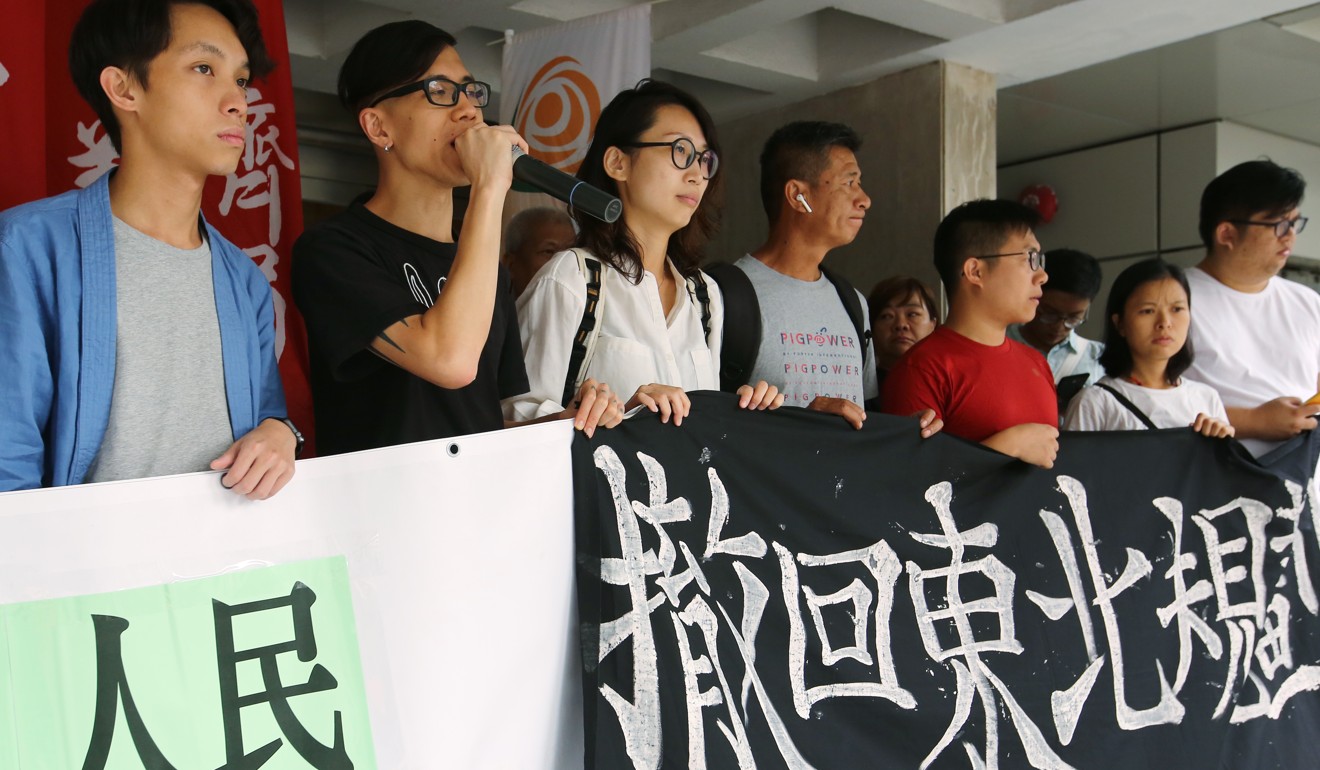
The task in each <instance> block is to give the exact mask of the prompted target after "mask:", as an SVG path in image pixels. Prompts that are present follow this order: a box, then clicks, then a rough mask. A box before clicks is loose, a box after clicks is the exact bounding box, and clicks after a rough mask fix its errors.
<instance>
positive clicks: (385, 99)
mask: <svg viewBox="0 0 1320 770" xmlns="http://www.w3.org/2000/svg"><path fill="white" fill-rule="evenodd" d="M454 45H455V41H454V38H453V36H451V35H450V34H449V33H447V32H445V31H444V30H441V29H438V28H436V27H434V26H432V25H430V24H427V23H425V22H422V21H402V22H396V23H392V24H386V25H384V26H381V27H378V28H376V29H374V30H372V31H370V32H368V33H367V34H366V35H365V36H363V38H362V39H361V40H359V41H358V42H357V44H356V45H354V47H353V50H352V51H351V52H350V53H349V55H348V58H347V59H346V60H345V62H344V65H343V68H342V69H341V70H340V73H339V98H340V101H341V102H342V103H343V105H344V106H345V107H346V108H347V109H348V110H350V111H351V112H352V113H353V114H354V115H355V116H356V118H357V122H358V125H359V126H360V127H361V129H362V132H363V133H364V134H365V135H366V138H367V140H368V141H369V142H370V143H371V146H372V149H373V151H374V153H375V157H376V161H377V164H378V165H379V170H380V177H379V184H378V186H377V187H376V189H375V190H374V191H372V192H370V193H367V194H364V195H363V196H361V197H360V198H358V199H357V200H355V201H354V202H353V203H352V204H351V205H350V206H349V207H348V209H347V210H346V211H344V212H343V213H341V214H338V215H336V216H334V217H332V218H330V219H328V220H326V221H324V222H321V223H319V224H317V225H316V226H314V227H312V228H309V229H308V230H307V231H306V232H305V233H304V234H303V235H302V237H300V238H299V239H298V241H297V243H296V244H295V245H294V249H293V260H294V261H293V293H294V299H295V301H296V302H297V304H298V307H299V309H300V310H301V311H302V314H303V318H304V319H305V320H306V323H307V332H308V340H309V342H310V348H311V385H312V397H313V401H314V406H315V412H316V428H317V441H318V444H319V449H320V451H321V453H322V454H334V453H338V452H348V451H353V450H358V449H368V448H372V447H378V446H388V445H392V444H400V443H405V442H411V441H421V440H426V439H434V438H443V437H448V436H454V435H460V434H467V433H476V432H481V431H489V430H495V429H498V428H501V427H504V419H503V414H502V413H501V410H500V399H502V398H505V397H508V396H513V395H517V394H519V393H523V392H525V391H526V390H527V375H526V372H525V370H524V368H523V361H522V345H521V343H520V341H519V339H518V328H517V317H516V313H515V311H514V307H513V300H512V299H511V297H510V295H509V277H508V273H507V272H506V271H505V270H504V269H503V268H502V267H501V266H500V263H499V253H500V217H501V213H502V211H503V207H504V198H505V194H506V193H507V192H508V190H509V186H510V185H511V183H512V181H513V160H512V149H511V148H512V147H514V146H518V147H522V148H523V149H524V150H525V149H526V147H527V144H526V142H524V141H523V139H522V138H521V137H519V136H518V134H516V133H515V132H514V131H513V130H511V129H509V128H507V127H504V126H489V125H487V124H486V123H485V122H484V121H483V119H482V112H481V108H482V107H484V106H486V103H487V101H488V100H489V98H490V87H489V86H487V85H486V84H485V83H481V82H479V81H476V80H474V79H473V77H472V74H471V73H470V72H469V71H468V69H467V68H466V67H465V66H463V61H462V59H461V58H460V57H459V55H458V52H457V51H456V50H455V48H454ZM467 185H471V191H470V193H469V196H468V203H467V213H466V217H465V219H464V224H463V232H462V237H461V238H458V239H456V238H455V234H454V232H453V229H454V228H453V222H454V219H455V216H454V203H455V202H454V188H456V187H462V186H467ZM578 401H579V403H580V405H581V409H580V410H578V411H574V410H567V411H566V412H561V413H559V414H556V415H553V416H570V415H571V416H574V417H575V418H576V425H577V427H579V428H583V429H585V430H587V431H589V432H590V431H591V430H593V429H594V427H595V426H596V425H597V424H600V425H604V426H609V425H612V424H615V423H617V422H618V420H619V419H621V417H620V413H619V411H618V400H617V399H615V398H614V397H613V396H612V395H611V394H609V393H608V391H599V390H598V389H597V388H596V383H594V382H591V383H587V385H586V386H584V388H583V393H582V395H581V397H580V398H579V399H578Z"/></svg>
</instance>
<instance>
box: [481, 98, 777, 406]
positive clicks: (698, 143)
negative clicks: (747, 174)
mask: <svg viewBox="0 0 1320 770" xmlns="http://www.w3.org/2000/svg"><path fill="white" fill-rule="evenodd" d="M719 161H720V157H719V139H718V137H717V136H716V133H715V125H714V122H713V121H712V120H711V118H710V115H709V114H707V112H706V109H705V108H704V107H702V106H701V104H700V103H699V102H698V101H697V100H696V99H695V98H693V97H692V96H691V95H689V94H688V93H686V92H684V91H682V90H680V89H678V88H676V87H674V86H672V85H669V84H668V83H662V82H659V81H654V80H647V81H643V82H641V83H639V84H638V86H637V87H636V88H633V89H630V90H626V91H623V92H622V93H620V94H619V95H618V96H616V97H615V98H614V99H613V101H611V102H610V104H609V105H608V106H607V107H606V108H605V109H604V111H602V112H601V115H600V119H599V121H598V122H597V124H596V133H595V136H594V137H593V140H592V143H591V147H590V148H589V149H588V150H587V154H586V157H585V158H584V159H583V161H582V166H581V168H580V169H579V171H578V178H579V179H581V180H583V181H584V182H587V183H588V184H592V185H594V186H596V187H599V188H601V189H602V190H605V191H606V192H609V193H612V194H614V195H617V196H618V197H619V199H620V201H621V202H622V203H623V214H622V216H620V217H619V219H618V221H616V222H614V223H613V224H607V223H604V222H600V221H598V220H595V219H592V218H590V217H587V216H585V215H577V214H575V215H574V218H575V220H576V221H577V224H578V228H579V238H578V243H579V247H578V248H576V249H572V250H570V251H565V252H561V253H559V254H557V255H555V257H554V258H553V259H551V261H550V262H549V263H547V264H546V265H545V267H543V268H541V270H540V272H538V273H537V275H536V277H535V278H533V279H532V283H531V284H530V285H529V286H528V288H527V290H526V292H524V294H523V295H522V297H521V299H519V300H518V321H519V326H520V329H521V333H522V339H523V350H524V353H525V358H526V363H527V370H528V376H529V380H530V382H531V391H530V393H528V394H527V395H525V396H522V397H518V398H515V399H511V400H508V401H506V402H505V414H506V416H509V417H511V418H512V419H530V418H534V417H539V416H541V415H543V414H549V413H553V412H555V411H557V410H559V409H561V408H563V407H562V406H561V404H562V403H563V400H564V399H565V397H566V395H567V394H570V393H572V392H573V386H574V384H575V383H576V382H579V381H581V380H582V379H583V378H585V377H591V378H595V379H597V380H599V381H601V382H607V383H609V384H610V385H611V386H612V387H613V388H614V390H615V391H616V392H618V393H620V394H630V396H629V399H628V402H627V404H626V406H625V409H631V408H633V407H635V406H645V407H646V408H647V409H649V410H651V411H652V412H658V413H659V414H660V418H661V420H662V421H665V422H667V421H669V420H670V419H672V420H673V421H674V423H675V424H679V423H681V422H682V420H683V418H684V417H685V416H687V414H688V411H689V409H690V403H689V401H688V398H687V395H686V394H685V392H684V391H689V390H718V389H719V386H720V378H719V360H720V356H719V348H720V338H721V332H722V328H723V318H724V311H723V305H722V302H721V296H720V293H719V289H718V287H716V286H715V284H714V282H713V281H711V280H709V279H708V278H706V277H705V276H704V274H703V273H702V272H701V271H700V270H699V269H698V267H697V265H698V262H699V261H700V258H701V249H702V247H703V246H704V244H705V242H706V240H707V238H709V237H710V235H711V234H712V233H713V232H714V230H715V228H716V222H717V218H718V213H717V212H718V207H719V195H720V188H721V182H722V178H721V177H720V176H719V174H718V172H719ZM597 298H598V299H597ZM739 396H740V401H739V403H740V405H741V406H743V407H745V408H749V409H766V408H776V407H778V406H779V405H780V404H781V403H782V402H783V397H782V396H781V395H780V394H779V392H778V391H777V389H775V388H774V387H772V386H769V385H767V384H766V383H764V382H760V383H757V384H756V385H755V386H751V385H747V386H743V388H741V389H740V390H739Z"/></svg>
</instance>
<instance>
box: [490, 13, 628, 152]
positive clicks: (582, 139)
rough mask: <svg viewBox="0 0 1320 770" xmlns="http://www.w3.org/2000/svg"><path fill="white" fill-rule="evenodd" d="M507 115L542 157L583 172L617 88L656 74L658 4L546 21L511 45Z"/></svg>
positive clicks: (503, 103)
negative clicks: (653, 57)
mask: <svg viewBox="0 0 1320 770" xmlns="http://www.w3.org/2000/svg"><path fill="white" fill-rule="evenodd" d="M501 74H502V77H503V85H502V89H501V93H500V122H501V123H504V124H507V125H511V126H513V127H514V128H515V129H516V130H517V131H518V133H520V134H522V136H523V138H525V139H526V140H527V144H528V145H529V146H530V147H531V150H532V152H531V154H532V155H533V156H534V157H536V158H537V159H539V160H541V161H544V162H545V163H549V164H550V165H552V166H554V167H556V168H558V169H560V170H561V171H564V172H566V173H569V174H572V173H575V172H576V171H577V169H578V166H579V165H580V164H581V163H582V158H583V156H584V155H586V154H587V147H588V146H590V144H591V137H592V134H593V133H594V131H595V128H596V119H597V118H599V117H600V111H601V109H602V108H603V107H604V106H605V105H606V104H609V102H610V99H612V98H614V95H615V94H617V93H618V92H620V91H622V90H623V89H625V88H632V87H633V86H634V85H636V84H637V81H639V80H641V79H642V78H645V77H649V76H650V74H651V6H650V4H643V5H638V6H632V7H629V8H624V9H622V10H619V11H611V12H609V13H602V14H598V15H595V16H588V17H586V18H582V19H577V20H575V21H570V22H565V23H563V24H557V25H555V26H553V27H544V28H541V29H537V30H533V31H531V32H526V33H523V34H519V35H514V36H512V37H511V38H509V39H508V41H507V42H506V44H505V46H504V66H503V69H502V73H501Z"/></svg>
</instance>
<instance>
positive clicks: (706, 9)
mask: <svg viewBox="0 0 1320 770" xmlns="http://www.w3.org/2000/svg"><path fill="white" fill-rule="evenodd" d="M634 4H636V3H635V2H634V0H446V2H443V3H440V2H436V0H377V2H374V3H365V2H360V1H359V0H285V2H284V7H285V19H286V24H287V27H288V34H289V49H290V54H291V59H292V71H293V78H294V85H295V87H296V88H297V89H299V91H300V93H301V94H306V95H307V96H306V98H305V101H309V102H314V101H316V93H318V92H319V93H322V94H331V93H333V92H334V83H335V78H336V76H337V73H338V70H339V66H340V64H341V62H342V61H343V58H344V56H345V55H346V54H347V52H348V49H349V48H350V47H351V46H352V44H353V42H354V41H356V40H357V38H358V37H360V36H361V35H362V34H363V33H364V32H365V31H367V30H368V29H370V28H372V27H375V26H377V25H379V24H383V23H385V22H388V21H394V20H398V19H408V18H420V19H424V20H427V21H430V22H432V23H434V24H436V25H438V26H440V27H443V28H444V29H447V30H449V31H450V32H451V33H454V34H455V36H456V37H457V38H458V40H459V52H460V53H461V54H462V56H463V59H464V63H465V64H466V65H467V66H468V68H469V69H470V70H471V71H472V72H473V73H475V74H476V75H477V76H478V77H480V78H482V79H484V80H487V81H489V82H491V84H492V85H494V87H495V90H496V99H498V98H499V90H500V84H499V74H500V55H501V54H500V51H501V45H502V40H503V35H504V30H513V31H514V32H524V31H528V30H532V29H536V28H539V27H543V26H547V25H551V24H555V23H558V22H560V21H564V20H569V19H574V18H579V17H582V16H587V15H591V14H594V13H600V12H602V11H608V10H613V9H616V8H621V7H625V6H628V5H634ZM1306 5H1308V3H1307V2H1298V0H1250V1H1249V2H1247V1H1244V0H824V1H821V0H657V2H654V3H653V8H652V36H653V40H654V44H653V47H652V67H653V69H654V70H655V74H656V75H657V76H658V77H662V78H664V79H667V80H671V81H673V82H676V83H679V84H680V85H682V86H684V87H686V88H688V89H689V90H691V91H692V92H694V93H695V94H696V95H697V96H698V97H699V98H701V99H702V101H703V102H704V103H705V104H706V106H707V107H708V108H709V109H710V111H711V113H712V114H713V115H714V117H715V119H716V120H717V121H721V122H722V121H726V120H729V119H733V118H737V117H741V116H744V115H749V114H754V113H758V112H761V111H763V110H768V109H772V108H775V107H780V106H783V105H785V104H790V103H793V102H797V101H800V100H802V99H805V98H807V97H810V96H814V95H817V94H821V93H826V92H830V91H835V90H838V89H841V88H845V87H848V86H851V85H856V84H858V83H863V82H866V81H869V80H873V79H875V78H877V77H880V76H883V75H886V74H889V73H892V72H898V71H901V70H904V69H908V68H910V67H913V66H916V65H919V64H924V63H926V62H930V61H936V60H940V59H944V60H949V61H954V62H959V63H962V64H966V65H970V66H972V67H976V68H979V69H982V70H985V71H988V72H991V73H994V74H995V75H996V76H997V78H998V82H999V84H1000V86H1001V87H1010V90H1009V91H1007V92H1006V93H1008V94H1010V97H1009V98H1008V99H1007V100H1006V104H1005V107H1006V109H1007V111H1008V112H1010V113H1011V112H1012V111H1014V110H1017V111H1019V112H1022V111H1024V110H1025V111H1027V112H1028V113H1030V110H1027V109H1026V107H1028V106H1031V105H1030V104H1028V103H1034V104H1047V105H1049V106H1050V108H1051V109H1052V110H1054V111H1053V113H1052V116H1051V118H1050V120H1052V121H1055V122H1057V123H1059V125H1060V126H1062V127H1064V128H1066V127H1067V125H1068V123H1069V117H1068V114H1069V111H1072V114H1073V116H1074V117H1079V116H1082V115H1087V116H1090V115H1094V117H1095V118H1096V119H1097V120H1099V121H1101V122H1106V121H1108V122H1115V121H1116V122H1117V123H1118V124H1122V126H1123V127H1124V129H1123V130H1130V128H1131V126H1136V125H1146V124H1148V123H1149V122H1150V121H1149V120H1145V121H1142V120H1136V119H1135V116H1133V115H1131V114H1130V113H1131V112H1132V111H1133V110H1136V109H1146V110H1147V111H1149V110H1151V109H1154V110H1155V112H1156V113H1157V114H1159V115H1160V116H1161V117H1160V118H1159V119H1160V120H1166V119H1172V118H1168V117H1166V116H1165V115H1164V113H1162V112H1161V110H1162V109H1163V108H1162V107H1154V108H1152V107H1149V106H1148V105H1146V101H1147V100H1148V99H1149V98H1150V94H1149V93H1146V92H1143V93H1142V94H1140V95H1139V96H1140V101H1141V104H1139V105H1133V104H1128V103H1126V102H1128V101H1131V100H1127V99H1125V98H1124V96H1123V94H1122V92H1121V91H1122V89H1123V88H1126V87H1127V84H1128V82H1129V81H1128V80H1126V78H1129V77H1131V74H1132V73H1131V71H1130V69H1135V70H1142V69H1143V68H1144V67H1148V66H1149V65H1143V64H1142V63H1141V62H1139V61H1138V62H1136V63H1129V64H1128V65H1115V66H1117V67H1119V69H1116V70H1115V72H1116V73H1117V76H1118V77H1119V78H1123V79H1119V80H1117V81H1104V82H1100V81H1095V82H1092V81H1082V82H1080V83H1078V84H1076V85H1072V84H1068V85H1067V90H1068V91H1070V92H1073V93H1070V94H1068V95H1066V96H1063V97H1057V98H1056V96H1053V95H1050V94H1049V93H1045V94H1042V92H1041V91H1040V90H1031V88H1030V87H1029V86H1020V84H1029V83H1034V82H1056V83H1057V82H1064V83H1066V81H1059V80H1057V79H1054V76H1060V75H1062V74H1063V73H1069V72H1073V71H1076V70H1079V69H1083V68H1087V67H1090V66H1091V65H1096V64H1099V63H1102V62H1112V61H1113V60H1116V59H1118V60H1120V61H1123V57H1128V56H1129V55H1131V54H1138V55H1140V52H1146V51H1151V50H1152V49H1156V48H1160V47H1163V46H1168V45H1169V44H1173V43H1179V42H1180V41H1190V40H1192V39H1193V38H1199V37H1201V36H1204V35H1207V34H1211V33H1215V32H1218V31H1220V30H1225V29H1229V28H1233V27H1239V26H1240V25H1243V24H1248V23H1250V22H1256V21H1258V20H1260V19H1263V18H1266V17H1271V16H1277V15H1279V14H1284V13H1287V12H1289V11H1294V10H1296V9H1298V8H1302V7H1304V6H1306ZM1252 26H1255V25H1252ZM1266 26H1269V27H1271V29H1273V30H1274V31H1275V32H1278V34H1285V35H1288V34H1289V33H1286V32H1281V31H1279V27H1278V26H1276V25H1270V24H1268V23H1266ZM1252 34H1253V33H1251V32H1247V33H1244V36H1243V37H1242V38H1241V39H1237V38H1235V40H1237V44H1238V45H1239V46H1240V47H1241V48H1242V49H1243V50H1242V53H1243V55H1248V53H1249V52H1250V51H1251V50H1255V49H1256V46H1258V45H1260V44H1261V43H1260V41H1259V40H1256V39H1255V38H1253V37H1251V35H1252ZM1289 36H1290V37H1291V38H1296V40H1297V41H1302V40H1303V39H1302V38H1300V37H1298V36H1297V35H1289ZM1291 42H1295V41H1290V43H1291ZM1305 42H1307V43H1308V45H1311V46H1315V47H1320V43H1314V42H1312V41H1305ZM1189 45H1192V46H1196V45H1202V44H1197V43H1195V42H1193V43H1189ZM1265 45H1270V44H1268V43H1265ZM1210 48H1211V49H1214V48H1215V45H1214V44H1212V45H1211V46H1210ZM1189 50H1193V49H1189ZM1273 50H1274V51H1277V50H1278V49H1273ZM1195 52H1196V55H1204V54H1205V51H1201V50H1199V49H1195ZM1211 52H1212V53H1213V51H1211ZM1310 56H1311V57H1312V58H1310V59H1309V60H1308V61H1309V62H1310V63H1309V65H1308V67H1309V68H1308V69H1306V70H1305V71H1303V72H1297V71H1295V70H1294V71H1293V75H1291V76H1290V75H1288V72H1287V71H1286V70H1284V69H1282V68H1275V69H1271V70H1269V71H1268V72H1269V74H1270V76H1271V77H1270V79H1268V80H1264V81H1261V86H1260V88H1272V89H1277V90H1278V91H1279V92H1280V93H1285V92H1290V91H1294V90H1295V89H1297V88H1299V87H1300V88H1303V89H1304V90H1306V91H1307V92H1308V93H1310V92H1313V91H1314V92H1315V94H1314V95H1313V96H1311V97H1310V102H1311V103H1310V104H1309V105H1302V106H1299V105H1297V104H1296V103H1287V104H1285V103H1283V102H1281V101H1279V100H1265V101H1262V103H1261V104H1260V105H1259V106H1260V111H1262V112H1269V111H1275V112H1278V111H1280V110H1284V111H1286V110H1289V109H1293V110H1300V112H1299V116H1300V118H1305V117H1309V118H1310V121H1311V123H1312V125H1314V126H1320V120H1317V119H1316V118H1317V117H1320V77H1315V74H1320V73H1317V72H1316V69H1317V68H1320V55H1317V53H1316V52H1314V51H1312V52H1311V53H1310ZM1283 58H1284V60H1285V61H1286V58H1287V55H1286V54H1284V56H1283ZM1280 63H1283V62H1280ZM1124 66H1126V67H1128V68H1130V69H1125V68H1123V67H1124ZM1187 69H1189V74H1190V75H1191V76H1195V75H1196V73H1197V72H1198V69H1197V68H1196V67H1188V68H1187ZM1276 70H1279V71H1276ZM1063 77H1065V78H1066V77H1067V76H1066V75H1063ZM1046 79H1050V80H1046ZM1216 82H1217V83H1218V84H1220V85H1221V86H1222V88H1223V89H1236V88H1242V87H1243V86H1244V85H1245V86H1246V90H1247V91H1248V92H1251V91H1258V90H1260V89H1259V88H1252V87H1251V81H1246V82H1245V83H1244V82H1243V81H1242V79H1241V78H1236V77H1233V73H1232V72H1222V73H1221V74H1220V79H1219V80H1217V81H1216ZM1013 86H1020V88H1019V89H1012V88H1011V87H1013ZM1145 87H1146V88H1147V89H1149V88H1151V87H1153V86H1151V85H1150V84H1149V83H1146V85H1145ZM1078 89H1081V90H1082V91H1087V92H1089V91H1091V90H1093V89H1094V90H1095V91H1096V97H1097V99H1098V102H1096V103H1089V102H1085V101H1084V100H1083V102H1082V103H1078V101H1077V96H1076V93H1075V92H1076V91H1077V90H1078ZM1156 90H1157V92H1158V93H1156V95H1155V96H1156V98H1163V92H1159V88H1156ZM1165 90H1167V87H1166V88H1165ZM1216 94H1217V92H1216ZM1207 98H1208V99H1209V100H1210V102H1211V103H1213V102H1214V100H1215V99H1216V98H1218V97H1217V95H1210V96H1207ZM1015 100H1020V101H1018V102H1017V103H1015ZM325 101H326V100H324V99H323V100H322V103H324V102H325ZM1266 102H1268V103H1266ZM1024 105H1025V106H1024ZM1100 105H1104V108H1103V109H1101V107H1100ZM495 107H497V105H495ZM302 109H303V108H302V107H301V106H300V110H302ZM1175 112H1176V111H1175ZM488 114H490V115H497V114H498V109H496V108H492V109H489V110H488ZM1030 116H1031V115H1030V114H1029V117H1030ZM1300 118H1299V119H1300ZM1266 119H1268V118H1264V117H1263V118H1262V120H1266ZM300 122H301V121H300ZM1011 128H1012V127H1011V126H1007V127H1006V126H1004V125H1003V121H1002V120H1001V129H1000V136H1001V137H1002V136H1004V134H1005V131H1007V130H1011ZM1115 130H1117V127H1115ZM1083 133H1085V132H1083ZM1102 134H1104V132H1103V131H1096V130H1091V131H1090V133H1089V134H1087V136H1089V137H1094V136H1100V135H1102ZM1061 140H1062V139H1061ZM1002 141H1003V140H1001V142H1002ZM1068 141H1071V140H1068ZM1009 146H1010V149H1012V145H1011V141H1010V143H1009ZM1002 149H1003V148H1001V150H1002Z"/></svg>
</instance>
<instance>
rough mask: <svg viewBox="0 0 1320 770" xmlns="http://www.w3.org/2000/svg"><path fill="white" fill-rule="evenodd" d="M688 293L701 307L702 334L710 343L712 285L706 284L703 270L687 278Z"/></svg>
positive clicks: (708, 343) (707, 342)
mask: <svg viewBox="0 0 1320 770" xmlns="http://www.w3.org/2000/svg"><path fill="white" fill-rule="evenodd" d="M687 285H688V294H690V295H692V298H693V299H694V300H695V301H696V303H697V306H698V307H700V308H701V336H703V337H705V338H706V344H707V345H710V287H709V286H707V285H706V279H705V278H703V277H701V271H700V270H698V271H697V272H695V273H693V274H692V275H691V276H689V277H688V279H687Z"/></svg>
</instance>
